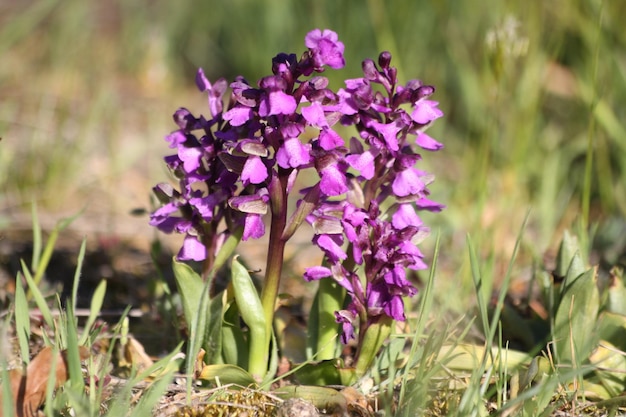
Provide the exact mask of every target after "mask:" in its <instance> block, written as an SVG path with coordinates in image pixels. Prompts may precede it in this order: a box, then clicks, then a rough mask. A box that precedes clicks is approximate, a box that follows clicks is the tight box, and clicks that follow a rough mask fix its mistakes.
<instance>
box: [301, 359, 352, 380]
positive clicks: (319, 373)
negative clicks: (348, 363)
mask: <svg viewBox="0 0 626 417" xmlns="http://www.w3.org/2000/svg"><path fill="white" fill-rule="evenodd" d="M342 366H343V364H342V361H341V359H328V360H323V361H319V362H309V363H306V364H303V365H301V366H300V367H299V368H298V370H297V371H295V376H296V379H297V380H298V383H300V384H302V385H340V384H341V374H340V372H339V369H340V368H341V367H342Z"/></svg>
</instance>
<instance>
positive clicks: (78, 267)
mask: <svg viewBox="0 0 626 417" xmlns="http://www.w3.org/2000/svg"><path fill="white" fill-rule="evenodd" d="M86 250H87V239H83V242H82V243H81V245H80V250H79V251H78V259H77V261H76V270H75V271H74V281H73V283H72V308H73V309H74V310H76V300H77V299H78V282H79V281H80V271H81V270H82V268H83V261H84V260H85V251H86ZM37 282H38V281H37V280H35V283H37Z"/></svg>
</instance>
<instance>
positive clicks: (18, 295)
mask: <svg viewBox="0 0 626 417" xmlns="http://www.w3.org/2000/svg"><path fill="white" fill-rule="evenodd" d="M21 275H22V274H20V273H19V272H18V273H17V277H16V278H15V332H16V333H17V340H18V343H19V346H20V355H22V363H23V364H25V365H28V363H29V362H30V355H29V348H28V341H29V340H30V316H29V314H28V301H27V300H26V294H25V293H24V287H22V280H21V279H20V278H21Z"/></svg>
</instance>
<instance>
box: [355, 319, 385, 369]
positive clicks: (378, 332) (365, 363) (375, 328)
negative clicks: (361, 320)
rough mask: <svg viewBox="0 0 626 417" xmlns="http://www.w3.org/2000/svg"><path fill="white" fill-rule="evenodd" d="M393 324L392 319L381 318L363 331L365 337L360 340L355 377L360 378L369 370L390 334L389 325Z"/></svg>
mask: <svg viewBox="0 0 626 417" xmlns="http://www.w3.org/2000/svg"><path fill="white" fill-rule="evenodd" d="M393 323H394V321H393V319H392V318H390V317H387V316H383V317H382V318H380V319H379V320H378V322H376V323H373V324H370V325H369V326H368V327H367V328H366V329H365V336H364V337H363V338H362V343H361V346H360V347H359V348H360V350H359V357H358V358H357V361H356V365H355V368H356V375H357V377H359V378H360V377H362V376H363V375H365V373H366V372H367V371H368V370H369V368H370V366H371V365H372V363H373V362H374V359H376V355H377V354H378V352H379V351H380V348H381V347H382V346H383V342H384V341H385V340H386V339H387V337H389V335H390V334H391V325H392V324H393Z"/></svg>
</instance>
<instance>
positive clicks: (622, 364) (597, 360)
mask: <svg viewBox="0 0 626 417" xmlns="http://www.w3.org/2000/svg"><path fill="white" fill-rule="evenodd" d="M589 360H590V362H591V363H592V364H593V365H594V366H596V367H597V369H596V371H595V374H596V376H597V378H598V380H599V381H600V383H601V384H602V385H603V386H604V388H606V390H607V391H608V393H609V394H610V396H611V397H616V396H617V395H619V394H621V393H622V392H624V387H625V384H624V383H625V382H626V355H625V354H624V352H623V351H621V350H619V349H617V348H616V347H615V346H613V345H611V344H610V343H608V342H605V341H602V342H601V343H600V345H599V346H598V347H597V348H596V349H595V350H594V351H593V353H592V355H591V356H590V357H589Z"/></svg>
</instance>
